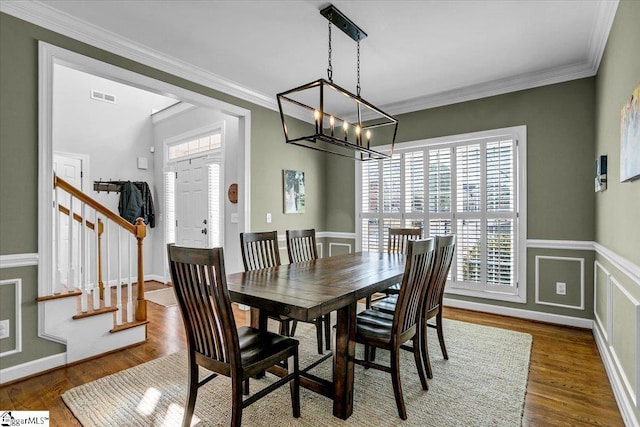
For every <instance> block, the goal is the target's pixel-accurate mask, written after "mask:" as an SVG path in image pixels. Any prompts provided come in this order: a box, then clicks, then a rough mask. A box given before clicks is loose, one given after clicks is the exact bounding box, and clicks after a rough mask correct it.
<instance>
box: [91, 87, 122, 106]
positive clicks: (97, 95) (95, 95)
mask: <svg viewBox="0 0 640 427" xmlns="http://www.w3.org/2000/svg"><path fill="white" fill-rule="evenodd" d="M91 99H97V100H98V101H104V102H110V103H112V104H115V103H116V96H115V95H111V94H108V93H104V92H100V91H99V90H95V89H91Z"/></svg>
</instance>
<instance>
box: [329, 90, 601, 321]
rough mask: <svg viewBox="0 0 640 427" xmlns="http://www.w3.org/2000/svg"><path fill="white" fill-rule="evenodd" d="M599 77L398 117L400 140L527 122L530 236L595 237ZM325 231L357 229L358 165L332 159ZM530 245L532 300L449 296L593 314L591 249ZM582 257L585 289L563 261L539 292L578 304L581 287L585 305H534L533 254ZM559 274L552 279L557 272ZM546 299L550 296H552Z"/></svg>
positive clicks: (570, 313) (572, 268)
mask: <svg viewBox="0 0 640 427" xmlns="http://www.w3.org/2000/svg"><path fill="white" fill-rule="evenodd" d="M594 99H595V78H585V79H580V80H574V81H570V82H566V83H560V84H555V85H549V86H544V87H540V88H535V89H529V90H523V91H518V92H513V93H508V94H505V95H499V96H493V97H489V98H483V99H478V100H474V101H469V102H464V103H458V104H453V105H447V106H443V107H438V108H432V109H429V110H423V111H417V112H413V113H408V114H402V115H399V116H397V118H398V119H399V121H400V125H399V129H398V137H397V139H396V144H399V143H402V142H407V141H416V140H422V139H428V138H435V137H440V136H447V135H457V134H463V133H469V132H477V131H483V130H488V129H497V128H504V127H511V126H518V125H526V126H527V205H528V206H527V221H528V223H527V234H528V239H536V240H538V239H539V240H568V241H586V242H590V241H593V240H594V224H595V223H594V203H595V198H594V191H593V161H594V126H593V123H594V119H595V107H594ZM327 172H328V173H327V180H329V185H331V187H329V188H332V190H328V192H327V207H328V212H330V214H329V215H328V217H327V229H328V230H336V231H338V230H339V231H350V232H355V210H354V209H355V207H354V204H355V203H354V198H355V193H354V192H353V191H352V190H351V189H352V188H355V167H354V165H353V162H349V161H341V162H331V163H329V164H328V165H327ZM560 252H561V253H558V251H557V250H550V249H542V250H541V249H529V250H528V251H527V303H526V304H518V303H507V302H501V301H495V300H488V299H487V300H479V299H477V298H471V297H465V296H459V295H452V294H448V295H447V297H450V298H455V299H459V300H464V301H471V302H483V303H487V304H494V305H500V306H507V307H512V308H517V309H526V310H535V311H540V312H548V313H552V314H559V315H565V316H573V317H582V318H591V317H592V315H593V314H592V313H593V310H592V306H593V290H592V288H593V286H592V285H589V283H593V279H592V278H593V272H592V270H593V268H592V265H593V253H591V252H589V251H560ZM536 256H554V257H565V258H574V257H579V258H582V259H584V265H585V267H584V269H583V270H584V271H583V274H584V277H585V282H586V285H585V288H584V291H580V289H579V288H580V272H578V273H577V274H576V272H575V263H572V262H564V263H561V264H562V265H565V266H566V269H567V270H569V272H573V273H572V274H571V273H569V272H560V271H558V269H557V268H556V266H554V267H553V268H554V269H555V271H556V272H558V274H557V275H556V276H557V277H555V276H554V275H553V273H552V272H545V271H544V268H545V267H546V266H548V265H551V264H549V263H544V266H543V267H541V269H540V272H539V273H540V278H539V279H538V280H539V285H540V289H539V292H540V294H541V295H543V296H545V295H551V294H553V295H554V296H553V298H551V299H550V300H549V301H548V302H551V303H553V304H560V305H571V306H573V305H575V304H573V302H572V301H569V302H567V300H569V299H570V298H578V296H576V292H582V293H584V299H585V306H584V309H575V308H565V307H559V306H555V305H548V304H536V303H535V286H534V284H535V281H536V271H535V257H536ZM566 274H570V275H571V280H570V283H573V285H570V284H569V283H567V287H568V291H569V292H568V295H567V296H566V297H560V296H555V282H556V281H562V280H561V279H562V278H564V277H566ZM554 277H555V278H554ZM547 299H548V298H547Z"/></svg>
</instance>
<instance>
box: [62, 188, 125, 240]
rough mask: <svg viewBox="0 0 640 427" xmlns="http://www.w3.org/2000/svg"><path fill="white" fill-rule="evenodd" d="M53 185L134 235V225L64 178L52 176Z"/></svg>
mask: <svg viewBox="0 0 640 427" xmlns="http://www.w3.org/2000/svg"><path fill="white" fill-rule="evenodd" d="M53 186H54V188H55V187H60V188H62V189H63V190H64V191H66V192H67V193H69V194H71V195H72V196H73V197H75V198H76V199H78V200H80V201H82V202H83V203H85V204H87V205H89V206H91V207H92V208H93V209H95V210H96V211H98V212H100V213H101V214H102V215H104V216H105V217H107V218H109V219H110V220H111V221H113V222H115V223H116V224H118V225H119V226H120V227H122V228H124V229H125V230H127V231H128V232H129V233H131V234H133V235H134V236H135V235H136V226H135V225H133V224H131V223H130V222H128V221H127V220H126V219H124V218H122V217H121V216H120V215H118V214H117V213H115V212H113V211H112V210H110V209H109V208H107V207H106V206H104V205H103V204H102V203H100V202H98V201H96V200H94V199H92V198H91V197H89V196H87V195H86V194H84V193H83V192H82V191H80V190H78V189H77V188H76V187H74V186H73V185H71V184H69V183H68V182H67V181H65V180H64V179H62V178H59V177H57V176H54V177H53Z"/></svg>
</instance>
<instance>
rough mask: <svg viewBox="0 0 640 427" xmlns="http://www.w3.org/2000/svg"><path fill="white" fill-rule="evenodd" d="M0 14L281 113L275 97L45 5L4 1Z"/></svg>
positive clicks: (0, 7)
mask: <svg viewBox="0 0 640 427" xmlns="http://www.w3.org/2000/svg"><path fill="white" fill-rule="evenodd" d="M0 12H3V13H6V14H8V15H12V16H15V17H16V18H19V19H22V20H24V21H27V22H30V23H32V24H35V25H38V26H40V27H43V28H46V29H47V30H51V31H54V32H56V33H59V34H62V35H64V36H67V37H71V38H73V39H75V40H78V41H80V42H83V43H87V44H89V45H91V46H94V47H97V48H99V49H103V50H106V51H108V52H111V53H114V54H116V55H119V56H122V57H124V58H127V59H130V60H132V61H136V62H139V63H141V64H144V65H147V66H149V67H153V68H156V69H158V70H160V71H164V72H167V73H170V74H173V75H175V76H178V77H181V78H184V79H186V80H189V81H192V82H194V83H198V84H201V85H203V86H206V87H210V88H212V89H215V90H218V91H220V92H223V93H226V94H228V95H231V96H235V97H237V98H240V99H243V100H245V101H248V102H251V103H253V104H256V105H259V106H261V107H265V108H269V109H271V110H277V109H278V106H277V103H276V100H275V98H274V97H271V96H267V95H265V94H263V93H260V92H256V91H254V90H252V89H249V88H247V87H244V86H242V85H240V84H238V83H236V82H234V81H231V80H228V79H225V78H223V77H221V76H218V75H217V74H214V73H211V72H209V71H206V70H204V69H202V68H199V67H196V66H194V65H192V64H190V63H187V62H185V61H182V60H179V59H176V58H173V57H171V56H169V55H166V54H164V53H162V52H159V51H157V50H154V49H151V48H149V47H147V46H145V45H142V44H140V43H137V42H134V41H132V40H129V39H127V38H125V37H122V36H120V35H118V34H116V33H113V32H110V31H107V30H105V29H103V28H101V27H98V26H96V25H93V24H90V23H88V22H86V21H82V20H79V19H77V18H74V17H73V16H71V15H69V14H67V13H64V12H61V11H59V10H58V9H55V8H53V7H51V6H49V5H47V4H45V3H44V2H40V1H11V2H9V1H2V2H0Z"/></svg>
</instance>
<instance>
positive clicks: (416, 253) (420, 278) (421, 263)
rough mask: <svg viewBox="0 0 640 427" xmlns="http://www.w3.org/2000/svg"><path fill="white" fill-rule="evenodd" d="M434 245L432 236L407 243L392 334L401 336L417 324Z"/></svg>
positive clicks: (427, 281) (431, 265) (431, 263)
mask: <svg viewBox="0 0 640 427" xmlns="http://www.w3.org/2000/svg"><path fill="white" fill-rule="evenodd" d="M434 246H435V243H434V239H432V238H429V239H424V240H411V241H409V242H408V244H407V261H406V264H405V270H404V275H403V277H402V284H401V286H400V294H399V295H398V302H397V304H396V310H395V313H394V318H393V323H394V324H393V329H392V336H399V335H400V334H403V333H405V332H406V331H408V330H409V329H411V328H412V327H414V326H415V325H416V321H417V319H418V316H417V315H418V310H420V309H421V301H422V299H423V298H424V292H426V287H427V286H428V284H429V278H430V276H431V270H432V269H433V250H434Z"/></svg>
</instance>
